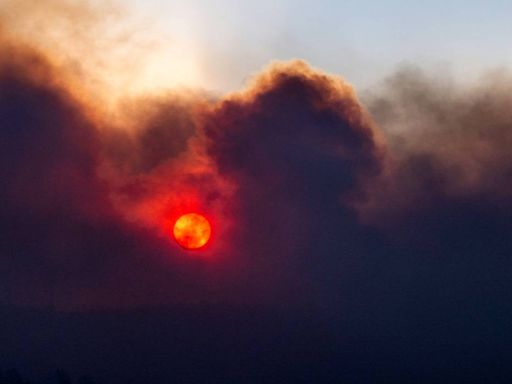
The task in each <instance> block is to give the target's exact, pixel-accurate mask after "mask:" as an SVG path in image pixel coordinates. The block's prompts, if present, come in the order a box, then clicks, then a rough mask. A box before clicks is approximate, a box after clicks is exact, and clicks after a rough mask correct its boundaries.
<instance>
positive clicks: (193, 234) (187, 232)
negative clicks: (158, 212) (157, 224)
mask: <svg viewBox="0 0 512 384" xmlns="http://www.w3.org/2000/svg"><path fill="white" fill-rule="evenodd" d="M211 234H212V228H211V226H210V223H209V222H208V220H207V219H206V218H205V217H204V216H203V215H200V214H198V213H187V214H185V215H182V216H180V218H179V219H178V220H176V223H175V224H174V229H173V235H174V239H175V240H176V242H177V243H178V245H180V246H181V247H182V248H184V249H189V250H192V249H199V248H202V247H204V246H205V245H206V244H207V243H208V241H209V240H210V236H211Z"/></svg>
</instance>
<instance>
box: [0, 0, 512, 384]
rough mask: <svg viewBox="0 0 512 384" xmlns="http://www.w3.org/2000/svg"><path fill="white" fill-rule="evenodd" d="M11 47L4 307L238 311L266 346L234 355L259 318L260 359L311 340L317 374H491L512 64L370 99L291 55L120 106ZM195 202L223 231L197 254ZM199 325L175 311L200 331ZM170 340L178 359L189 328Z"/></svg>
mask: <svg viewBox="0 0 512 384" xmlns="http://www.w3.org/2000/svg"><path fill="white" fill-rule="evenodd" d="M55 4H59V2H55ZM71 10H72V11H73V14H75V11H76V8H71ZM94 14H95V15H96V13H94ZM84 17H85V16H84ZM0 50H1V52H2V55H1V56H0V181H1V188H0V288H1V289H0V304H5V303H8V304H26V305H35V306H41V305H55V306H56V307H57V308H59V309H60V308H68V309H69V308H72V309H87V308H97V307H106V308H119V307H134V306H142V307H150V306H160V305H169V304H176V303H187V304H191V303H192V304H194V305H195V304H200V305H198V307H201V308H208V305H213V306H217V305H218V308H224V307H223V306H222V305H221V303H222V304H226V303H228V304H234V303H236V304H238V305H239V306H238V307H236V306H235V308H236V309H235V310H234V312H235V315H234V318H238V319H239V320H237V321H239V322H242V323H244V324H245V325H244V326H241V327H239V326H233V328H236V330H239V329H243V330H244V331H243V332H245V335H249V336H248V337H246V338H245V339H244V338H242V339H243V340H244V341H243V343H241V344H239V345H237V346H236V348H234V349H232V350H231V352H232V355H227V356H234V357H233V358H232V357H229V358H228V359H227V361H228V363H229V364H232V361H237V360H236V357H237V356H239V355H240V354H243V352H245V351H247V350H250V349H251V348H252V347H253V345H254V339H255V338H257V337H254V336H253V333H252V332H253V330H254V328H257V329H259V331H258V332H259V334H261V335H263V336H267V337H268V339H263V340H266V341H265V342H264V343H263V344H264V345H263V344H262V346H261V351H263V352H261V351H260V352H258V351H257V352H254V353H255V354H256V355H258V356H259V357H260V358H262V355H265V358H266V357H267V354H266V350H265V348H267V347H268V345H275V344H273V343H276V341H275V340H278V341H277V343H279V340H281V339H280V337H281V336H282V334H283V333H286V332H290V333H292V334H294V335H300V337H299V336H294V337H291V339H293V340H294V342H295V343H296V344H294V345H297V346H298V349H297V350H299V351H301V352H300V353H299V355H301V356H302V354H303V352H302V351H303V350H306V351H308V350H309V349H310V348H309V346H310V345H315V338H316V336H315V335H319V338H320V339H322V340H328V343H323V342H320V344H316V345H317V346H318V345H320V347H319V349H321V352H322V353H326V355H327V356H328V359H329V362H328V363H325V362H324V361H323V360H322V359H320V358H319V359H318V361H317V362H316V363H315V364H317V365H315V367H316V368H315V369H317V370H318V371H321V372H341V371H343V369H345V368H343V369H342V368H340V367H339V361H340V360H342V361H348V362H349V363H347V364H348V365H347V367H348V368H346V370H345V371H343V372H345V374H346V375H347V376H346V377H349V378H350V377H353V376H350V375H353V373H351V372H353V371H354V370H355V371H357V372H359V371H364V372H368V367H372V369H374V370H375V371H379V370H381V371H382V372H392V373H393V374H395V373H396V372H398V371H400V373H399V374H398V376H390V377H401V378H403V377H408V378H410V380H408V381H410V382H419V380H417V379H418V377H430V378H435V377H437V376H436V375H437V373H438V372H440V371H442V372H451V373H452V374H454V376H453V377H455V378H457V377H458V378H460V377H461V376H460V375H459V373H460V372H459V371H460V366H462V367H465V368H467V369H468V371H467V372H469V374H467V375H466V376H468V377H469V376H471V375H472V373H471V372H476V373H480V374H481V373H482V372H484V374H481V375H480V376H478V375H477V376H475V377H484V376H485V377H487V375H486V374H487V372H488V370H489V369H491V368H492V367H494V368H496V367H498V366H499V365H500V364H501V363H503V362H505V360H506V359H505V358H504V357H503V356H505V354H506V353H507V352H508V346H509V345H510V344H511V343H512V335H511V333H510V326H509V325H510V321H511V320H512V310H511V306H510V302H511V300H512V297H511V296H512V295H511V292H512V283H511V279H510V274H511V272H512V262H511V260H510V255H511V254H512V236H511V233H512V204H511V203H512V152H511V151H510V147H511V145H512V131H511V126H512V110H511V108H510V105H511V104H512V103H511V102H512V96H511V95H512V79H511V78H510V77H509V75H507V74H506V73H494V74H491V75H489V76H487V77H486V78H483V79H481V80H479V81H475V82H474V85H467V84H464V85H460V84H456V83H455V82H454V81H451V80H450V79H446V78H445V79H439V78H435V77H432V76H429V75H426V74H424V73H422V72H421V71H419V70H417V69H411V68H409V69H405V70H402V71H399V72H398V73H396V74H395V75H394V76H392V77H390V78H389V79H388V80H387V81H386V82H385V83H384V84H383V86H382V87H381V88H380V89H375V90H372V92H371V93H369V94H367V95H365V97H364V106H363V105H362V104H361V103H360V102H359V100H358V98H357V97H356V94H355V92H354V90H353V89H352V88H351V87H350V86H349V85H348V84H346V83H345V82H344V81H343V80H342V79H340V78H337V77H335V76H332V75H327V74H325V73H323V72H321V71H319V70H315V69H312V68H310V67H309V66H308V65H307V64H306V63H304V62H302V61H294V62H289V63H274V64H272V65H270V66H269V67H268V68H266V69H265V70H264V71H263V72H262V73H261V74H259V75H257V76H255V78H254V79H253V81H252V82H251V83H250V84H249V85H248V87H247V88H246V89H244V90H242V91H240V92H238V93H234V94H230V95H225V96H219V97H217V98H214V97H211V95H206V94H204V93H202V92H196V93H194V92H190V91H189V92H184V91H174V92H167V93H165V92H159V93H155V94H153V95H145V96H143V97H142V96H141V97H129V98H128V97H127V98H126V99H125V100H123V102H122V103H120V104H119V106H116V108H115V111H114V112H112V111H111V110H109V109H108V108H107V107H105V105H104V99H103V98H101V97H96V96H98V94H102V93H101V92H99V93H98V94H95V93H94V92H92V91H91V84H90V83H89V82H87V81H82V80H84V76H80V75H77V68H76V67H73V68H69V67H68V66H67V65H64V64H63V63H64V62H63V61H59V60H55V57H54V56H53V55H52V54H51V53H49V52H47V51H46V50H45V49H43V48H42V47H41V46H40V45H37V44H34V45H32V44H27V42H26V41H23V40H19V39H17V38H15V37H13V36H11V35H8V34H4V35H3V36H2V37H1V38H0ZM78 72H80V71H78ZM84 83H86V84H85V85H84ZM190 210H197V211H201V212H204V213H205V214H206V215H207V216H208V217H209V219H210V220H211V221H212V224H213V228H214V237H213V239H212V241H211V243H210V245H209V246H208V247H207V248H206V249H205V250H204V251H202V252H201V253H195V254H189V253H186V252H184V251H182V250H181V249H179V247H177V246H176V245H175V244H174V242H173V241H172V240H171V238H170V236H169V233H170V230H171V228H172V224H173V221H174V220H175V219H176V217H177V216H178V215H179V214H180V213H184V212H187V211H190ZM258 305H265V306H270V307H274V308H275V307H279V308H280V312H279V316H278V317H280V318H281V317H282V318H286V319H287V321H286V322H285V323H286V324H287V325H286V326H283V329H281V330H279V332H277V333H276V334H273V333H272V332H270V333H269V332H268V331H269V329H272V324H274V323H275V319H274V318H272V317H271V320H265V321H267V322H265V321H264V322H263V323H262V322H261V321H260V320H261V318H258V314H261V313H263V312H259V309H258V308H260V307H259V306H258ZM250 307H252V308H253V309H252V310H253V311H254V312H251V311H248V310H247V308H250ZM290 307H293V310H289V309H290ZM297 307H299V308H301V309H302V310H303V309H304V307H305V308H307V311H314V314H315V315H314V317H313V320H314V321H312V323H314V325H311V326H309V325H308V329H310V328H311V329H315V330H316V329H319V328H320V329H322V332H320V333H319V334H316V333H315V332H312V333H311V334H310V335H309V336H310V339H309V341H308V343H307V344H301V343H302V333H301V332H302V331H301V327H300V326H299V323H300V321H298V320H296V319H295V317H294V314H295V313H297V312H295V311H296V309H297ZM230 308H233V307H230ZM219 312H222V313H223V315H220V314H218V313H214V314H210V315H208V314H206V315H205V316H206V318H208V316H210V318H211V322H212V323H214V322H215V321H219V320H218V319H223V320H222V321H219V323H218V324H217V327H218V329H219V330H220V331H219V332H220V333H221V334H222V335H224V336H222V340H229V341H231V340H237V338H238V336H240V335H238V334H235V333H236V331H235V333H233V330H232V329H231V328H230V326H229V325H228V326H224V323H226V324H233V323H230V321H232V320H230V319H227V317H230V315H226V314H225V313H224V311H223V310H222V309H221V310H219ZM184 313H186V311H185V312H184ZM198 313H203V312H201V311H199V312H198ZM226 313H228V312H226ZM240 313H244V316H241V317H237V316H240ZM246 313H249V315H246ZM253 313H254V314H255V315H254V316H253ZM300 313H301V314H302V315H301V316H303V317H302V320H304V318H305V317H308V316H309V312H308V314H307V316H305V317H304V312H300ZM203 314H204V313H203ZM187 316H188V315H187ZM187 316H185V317H184V318H183V319H184V320H183V319H182V320H176V322H177V323H180V324H187V325H188V322H189V320H188V317H187ZM200 316H202V315H200ZM192 317H193V318H194V319H195V321H196V322H198V323H199V321H198V320H197V316H196V315H195V312H194V315H192ZM253 317H254V318H253ZM179 318H180V317H179V316H178V317H177V319H179ZM248 318H250V320H251V321H254V323H255V325H253V323H252V322H251V321H247V319H248ZM262 318H263V317H262ZM302 320H301V321H302ZM310 320H311V319H310ZM201 321H202V319H201ZM297 321H298V322H297ZM308 321H309V320H308ZM120 322H122V321H118V320H117V318H116V319H115V321H114V323H116V327H117V326H118V324H119V323H120ZM13 323H16V321H13ZM162 323H165V326H164V327H163V328H165V329H168V325H167V323H166V322H165V321H162ZM237 324H238V325H240V323H237ZM247 324H250V325H247ZM258 324H259V325H260V328H258ZM262 324H263V325H262ZM269 324H270V325H269ZM146 326H148V325H147V324H146ZM135 328H136V329H137V328H138V326H137V327H135ZM149 328H151V330H150V331H148V332H149V334H151V335H153V336H152V337H153V338H159V335H158V332H156V331H154V330H153V329H152V327H149ZM178 328H179V327H178ZM128 329H131V328H128ZM183 329H185V330H189V331H190V330H191V329H192V331H191V332H189V333H190V334H196V330H197V329H200V330H201V332H198V333H197V334H199V335H200V336H199V338H198V340H199V339H201V340H200V341H197V340H196V339H195V338H192V341H191V342H192V343H197V345H200V346H201V347H200V348H202V346H203V344H202V342H203V338H208V337H210V336H211V335H210V334H209V332H210V329H209V328H206V331H205V328H204V327H203V323H202V322H201V324H200V325H197V324H196V325H194V326H193V327H192V328H187V326H185V327H184V328H183ZM221 331H222V332H224V333H222V332H221ZM324 331H325V332H324ZM109 332H110V330H108V331H106V334H107V335H109ZM178 332H179V331H178ZM308 332H309V331H308ZM130 333H132V332H131V331H130ZM133 333H136V332H133ZM164 333H165V332H164ZM184 333H186V332H184ZM165 334H166V335H167V336H168V338H167V339H165V340H166V341H165V342H162V344H161V346H160V348H161V350H162V351H164V352H165V351H166V350H167V349H168V348H169V346H168V345H166V343H175V339H174V337H175V336H176V335H175V334H173V333H165ZM155 335H157V336H155ZM269 335H270V336H269ZM311 335H313V336H311ZM178 336H179V337H177V338H176V340H178V339H179V340H181V339H180V337H181V335H178ZM107 338H108V337H107ZM142 338H144V337H142ZM171 339H172V341H171V342H169V340H171ZM270 339H271V341H268V340H270ZM148 340H150V341H148ZM148 340H144V341H143V342H142V344H143V345H146V347H147V348H149V349H151V348H150V347H153V345H152V341H151V339H148ZM194 340H195V341H194ZM209 340H210V342H211V343H210V344H209V345H210V346H209V348H210V349H209V351H208V352H204V351H203V352H202V353H203V355H208V356H216V355H218V354H219V353H218V352H219V350H218V348H219V347H218V339H216V338H215V337H213V338H212V339H209ZM212 340H213V341H212ZM88 342H89V340H86V342H85V344H84V345H88V344H87V343H88ZM144 343H145V344H144ZM148 343H149V344H151V345H150V347H148ZM228 344H229V343H228ZM282 344H283V345H281V346H280V348H278V351H279V352H278V353H277V354H276V355H274V357H273V358H274V360H275V361H276V362H278V363H281V362H282V361H285V362H287V364H288V365H289V366H291V367H296V366H297V365H300V366H301V368H302V365H301V364H297V362H296V361H291V360H286V359H283V358H282V356H281V354H282V355H283V356H284V355H288V354H289V352H290V351H289V350H288V349H287V348H288V346H287V344H286V343H282ZM173 345H174V344H173ZM180 347H181V344H179V343H178V344H176V345H175V346H174V347H173V348H178V349H179V348H180ZM227 348H228V349H229V345H228V346H227ZM178 349H175V350H176V351H178V352H175V353H176V354H177V355H179V354H180V353H181V351H179V350H178ZM340 349H342V350H343V351H342V352H340ZM233 351H236V352H233ZM239 351H242V352H239ZM326 351H328V353H327V352H326ZM164 352H162V354H161V355H162V356H167V355H165V353H164ZM331 352H332V353H331ZM258 353H259V354H258ZM113 354H114V355H116V354H117V352H116V353H113ZM249 355H250V356H249ZM249 355H248V356H249V358H248V360H250V364H252V363H253V361H252V355H251V354H250V353H249ZM278 355H279V356H278ZM292 356H297V354H295V355H293V354H292ZM304 356H307V357H305V358H304V357H303V359H304V361H306V362H307V361H309V360H311V359H309V356H308V355H307V352H304ZM340 356H341V358H340ZM383 356H385V358H384V357H383ZM453 356H456V358H453ZM245 357H247V356H245ZM297 358H299V357H297ZM320 360H322V361H320ZM141 361H144V359H143V358H141ZM194 361H195V360H194ZM361 361H364V363H361ZM446 361H451V362H454V364H455V365H457V364H458V365H457V366H454V367H451V366H450V367H447V365H448V364H447V363H446ZM208 363H211V360H208ZM276 364H277V363H276ZM120 365H122V366H123V369H124V366H126V365H129V364H120ZM150 365H151V364H150ZM230 366H231V365H230ZM326 366H327V368H328V369H324V368H325V367H326ZM251 367H254V370H255V371H257V370H258V369H259V366H258V365H257V364H256V365H253V366H251ZM305 367H306V366H305ZM475 367H476V368H475ZM480 367H483V368H480ZM489 367H491V368H489ZM494 368H493V369H494ZM144 369H146V366H145V367H144ZM167 369H171V368H168V367H167ZM304 369H305V370H307V368H304ZM479 369H481V371H478V370H479ZM375 371H371V370H370V371H369V372H370V373H367V374H368V376H363V377H369V378H372V377H373V376H372V373H373V372H375ZM381 371H379V372H381ZM477 371H478V372H477ZM315 372H316V371H315ZM347 372H348V373H347ZM403 372H411V374H410V376H407V374H404V373H403ZM496 372H498V374H499V373H500V372H502V371H500V370H499V367H498V368H496ZM503 372H508V371H506V370H505V369H504V370H503ZM242 373H243V372H242ZM404 375H405V376H404ZM425 375H426V376H425ZM429 375H430V376H429ZM498 376H499V375H498ZM509 376H510V375H509ZM363 381H364V380H363ZM374 381H375V380H372V379H368V380H366V381H364V382H374ZM455 381H457V380H455ZM459 381H461V380H459ZM330 382H333V380H330Z"/></svg>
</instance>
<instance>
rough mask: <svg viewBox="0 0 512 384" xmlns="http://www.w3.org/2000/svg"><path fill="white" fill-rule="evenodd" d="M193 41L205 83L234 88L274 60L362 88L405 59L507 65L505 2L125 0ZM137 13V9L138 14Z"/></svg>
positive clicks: (476, 67)
mask: <svg viewBox="0 0 512 384" xmlns="http://www.w3.org/2000/svg"><path fill="white" fill-rule="evenodd" d="M128 3H129V4H130V7H133V9H138V10H139V11H140V12H141V13H143V14H144V15H146V17H148V18H150V19H152V20H154V22H155V23H157V24H158V27H159V28H161V30H162V31H166V32H167V33H168V34H169V37H170V40H171V41H172V40H174V39H176V40H177V41H184V42H185V43H186V42H187V41H189V42H190V43H191V44H192V46H193V47H194V48H195V50H196V52H197V54H198V55H199V56H200V57H201V59H200V61H202V62H203V64H205V63H208V64H206V65H203V66H202V67H201V71H204V73H205V75H204V76H205V79H204V82H205V83H206V84H211V86H212V87H214V88H216V89H222V90H234V89H237V88H239V87H240V85H242V84H243V82H244V79H245V78H246V77H247V76H248V74H252V73H254V72H256V71H259V70H260V69H261V68H262V67H263V66H264V65H266V64H267V63H268V62H269V61H271V60H276V59H278V60H287V59H292V58H302V59H305V60H307V61H308V62H310V63H311V64H312V65H314V66H317V67H320V68H322V69H324V70H326V71H328V72H332V73H336V74H340V75H342V76H344V77H345V78H346V79H347V80H348V81H349V82H350V83H352V84H354V85H355V86H356V87H358V89H361V88H366V87H369V86H371V85H375V84H376V83H378V82H379V81H380V80H382V78H383V77H384V76H386V75H387V74H389V73H390V72H392V71H393V70H394V69H395V68H396V66H397V65H401V64H403V63H409V64H415V65H420V66H422V67H424V68H426V69H430V70H432V71H439V70H444V71H450V72H451V73H452V74H453V75H455V76H457V77H458V78H459V79H464V80H466V78H467V77H475V76H479V75H480V74H481V72H482V71H486V70H490V69H494V68H499V67H507V66H510V65H511V64H512V62H511V60H512V56H511V54H510V50H509V49H508V47H509V45H508V44H509V43H508V36H510V34H511V32H512V31H511V28H512V27H511V26H510V23H509V17H510V14H511V13H512V5H511V4H510V2H507V1H486V2H483V1H437V0H435V1H429V2H428V3H426V2H422V1H399V0H394V1H389V0H387V1H379V2H375V1H367V0H363V1H325V0H322V1H315V2H312V1H258V2H238V1H225V0H222V1H215V2H213V1H197V0H195V1H186V2H181V1H174V2H166V1H156V0H152V1H138V2H137V1H134V0H132V1H129V2H128ZM139 11H138V12H139Z"/></svg>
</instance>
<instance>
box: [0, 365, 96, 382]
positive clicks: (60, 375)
mask: <svg viewBox="0 0 512 384" xmlns="http://www.w3.org/2000/svg"><path fill="white" fill-rule="evenodd" d="M0 384H98V383H97V382H96V380H94V379H93V377H92V376H90V375H83V376H80V377H78V378H77V379H76V380H73V379H72V378H71V377H70V376H69V374H68V373H67V372H66V371H64V370H61V369H59V370H57V371H55V372H53V373H52V374H50V375H48V376H47V377H46V378H44V379H42V380H38V381H33V380H27V379H26V378H24V377H23V376H22V375H21V374H20V372H19V371H18V370H17V369H15V368H12V369H7V370H0Z"/></svg>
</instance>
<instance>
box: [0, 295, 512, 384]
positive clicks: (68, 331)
mask: <svg viewBox="0 0 512 384" xmlns="http://www.w3.org/2000/svg"><path fill="white" fill-rule="evenodd" d="M474 312H475V311H471V309H470V308H467V309H466V310H465V316H461V317H460V318H457V319H454V318H452V319H451V320H448V321H447V319H446V318H443V315H440V314H436V313H435V312H432V313H430V314H428V315H427V314H416V315H417V316H414V315H409V317H407V316H404V317H402V318H401V319H398V320H397V319H396V318H394V317H393V316H387V320H385V318H386V316H382V317H381V320H380V321H379V322H368V321H366V322H365V321H363V320H361V322H358V321H356V318H357V315H355V314H352V316H350V317H349V318H350V319H351V320H344V319H343V314H330V313H329V314H327V313H325V312H323V311H322V309H316V310H309V311H306V310H293V309H286V310H282V311H276V310H265V309H262V308H242V307H222V308H221V307H213V306H199V305H197V306H181V307H178V306H177V307H175V308H166V309H159V310H157V309H155V310H145V311H143V310H133V311H115V312H114V311H111V312H89V313H62V312H56V311H53V310H32V309H31V310H25V309H19V308H9V307H4V308H2V309H1V318H2V327H1V329H0V340H1V341H2V342H1V343H0V363H1V365H2V367H3V368H4V370H3V371H2V376H1V377H2V380H3V381H1V383H2V384H14V383H16V384H21V383H28V382H29V383H33V384H38V383H44V384H53V383H59V384H64V383H70V382H72V383H77V384H86V383H91V382H97V383H109V384H110V383H112V384H116V383H119V384H120V383H141V384H142V383H145V384H149V383H286V382H289V383H333V382H339V383H370V382H372V383H387V382H393V383H396V382H414V383H441V382H453V383H455V382H464V383H479V382H493V383H497V382H498V383H499V382H508V379H509V378H510V377H512V372H511V368H510V367H511V366H510V364H507V362H508V361H509V357H507V355H508V353H507V351H508V346H509V345H510V342H511V337H510V332H508V333H507V332H506V331H504V332H500V329H501V330H502V331H503V330H505V329H506V326H507V324H505V323H506V322H507V320H506V317H508V318H510V315H511V314H510V313H508V314H506V313H503V315H504V316H505V317H503V318H502V323H500V321H497V324H494V326H491V325H489V324H488V322H485V321H483V320H481V319H480V320H479V319H478V317H476V316H477V314H476V313H474ZM507 315H508V316H507ZM395 321H399V322H401V323H402V324H401V327H397V325H396V324H392V323H393V322H395ZM397 328H401V331H400V332H398V333H397V331H396V329H397ZM469 328H471V329H472V331H473V332H472V333H470V332H468V329H469ZM427 336H428V337H427ZM11 367H14V368H16V369H17V370H18V372H21V373H22V375H23V378H21V377H20V376H19V375H18V373H16V371H14V370H12V369H11ZM8 368H9V369H11V370H7V369H8ZM55 372H57V373H55ZM87 380H88V381H87Z"/></svg>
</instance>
